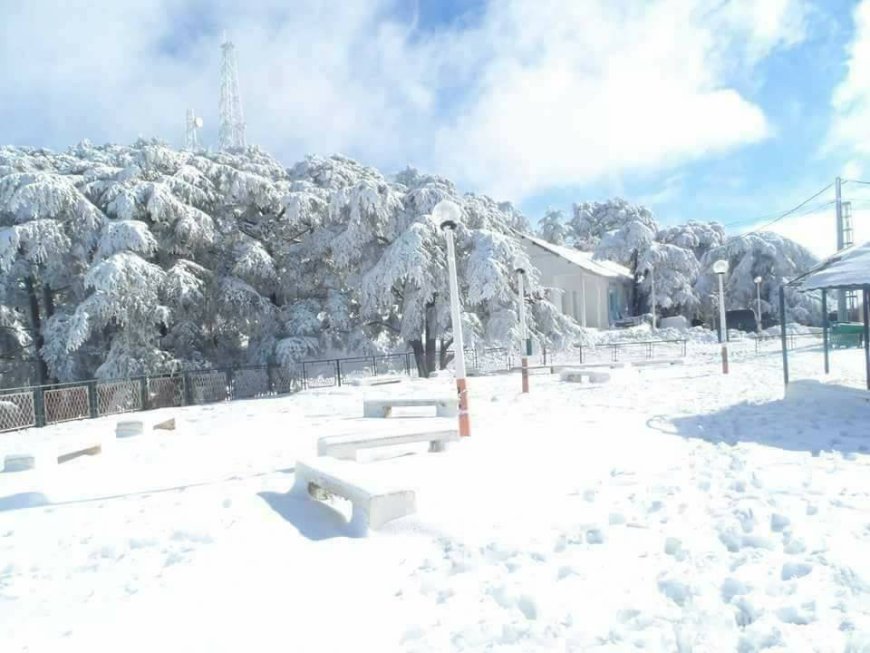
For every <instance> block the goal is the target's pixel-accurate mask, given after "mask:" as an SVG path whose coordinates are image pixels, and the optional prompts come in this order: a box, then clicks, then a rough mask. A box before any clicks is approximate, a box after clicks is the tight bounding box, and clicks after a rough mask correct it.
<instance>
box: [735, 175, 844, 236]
mask: <svg viewBox="0 0 870 653" xmlns="http://www.w3.org/2000/svg"><path fill="white" fill-rule="evenodd" d="M833 185H834V184H828V185H827V186H825V187H824V188H822V189H821V190H820V191H818V192H817V193H815V194H814V195H812V196H810V197H808V198H807V199H805V200H804V201H803V202H801V203H800V204H798V205H797V206H795V207H794V208H791V209H789V210H788V211H786V212H785V213H782V214H780V215H778V216H776V217H775V218H774V219H773V220H771V221H770V222H767V223H765V224H763V225H761V226H760V227H756V228H755V229H753V230H752V231H747V232H746V233H744V234H741V237H743V236H750V235H752V234H755V233H758V232H759V231H763V230H764V229H767V228H768V227H770V226H772V225H774V224H776V223H777V222H779V221H780V220H784V219H785V218H787V217H789V216H790V215H792V214H794V213H796V212H797V211H799V210H800V209H802V208H803V207H805V206H806V205H807V204H809V203H810V202H812V201H813V200H814V199H816V198H817V197H818V196H819V195H821V194H822V193H824V192H826V191H828V190H830V189H831V187H832V186H833ZM831 204H833V202H827V203H825V204H824V205H823V206H822V207H818V208H824V206H830V205H831ZM814 210H816V209H814ZM725 226H729V225H725ZM732 226H733V225H732Z"/></svg>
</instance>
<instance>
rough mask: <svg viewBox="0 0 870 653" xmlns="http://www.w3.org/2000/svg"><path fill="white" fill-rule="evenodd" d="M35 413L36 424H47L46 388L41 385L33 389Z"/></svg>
mask: <svg viewBox="0 0 870 653" xmlns="http://www.w3.org/2000/svg"><path fill="white" fill-rule="evenodd" d="M33 413H34V417H35V418H36V426H45V388H43V387H42V386H41V385H39V386H36V387H35V388H34V389H33Z"/></svg>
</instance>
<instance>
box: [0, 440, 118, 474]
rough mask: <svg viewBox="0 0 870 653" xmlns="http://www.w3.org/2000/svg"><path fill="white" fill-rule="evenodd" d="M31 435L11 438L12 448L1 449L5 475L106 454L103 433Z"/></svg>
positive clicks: (0, 454) (10, 444)
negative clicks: (104, 452) (102, 453)
mask: <svg viewBox="0 0 870 653" xmlns="http://www.w3.org/2000/svg"><path fill="white" fill-rule="evenodd" d="M28 436H29V437H28V438H26V439H24V438H17V439H15V440H12V438H10V443H9V445H8V446H7V447H3V449H0V456H2V459H3V471H4V472H20V471H25V470H29V469H44V468H47V467H53V466H55V465H57V464H59V463H65V462H68V461H70V460H74V459H76V458H79V457H81V456H96V455H97V454H99V453H101V452H102V451H103V436H102V435H101V434H100V433H99V432H86V433H75V434H62V435H52V436H48V434H46V435H45V436H43V434H38V435H36V434H28ZM39 436H43V437H39Z"/></svg>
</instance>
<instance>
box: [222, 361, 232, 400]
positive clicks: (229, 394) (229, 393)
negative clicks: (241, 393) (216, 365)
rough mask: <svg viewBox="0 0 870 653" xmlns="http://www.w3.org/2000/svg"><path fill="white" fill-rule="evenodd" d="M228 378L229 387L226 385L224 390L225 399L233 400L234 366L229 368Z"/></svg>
mask: <svg viewBox="0 0 870 653" xmlns="http://www.w3.org/2000/svg"><path fill="white" fill-rule="evenodd" d="M226 379H227V387H226V390H225V391H224V392H225V393H226V396H225V397H224V400H225V401H226V400H229V401H232V400H233V394H234V393H233V368H232V367H228V368H227V371H226Z"/></svg>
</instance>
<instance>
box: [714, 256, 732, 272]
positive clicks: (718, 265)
mask: <svg viewBox="0 0 870 653" xmlns="http://www.w3.org/2000/svg"><path fill="white" fill-rule="evenodd" d="M713 272H715V273H716V274H725V273H726V272H728V261H726V260H725V259H719V260H718V261H716V262H715V263H714V264H713Z"/></svg>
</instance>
